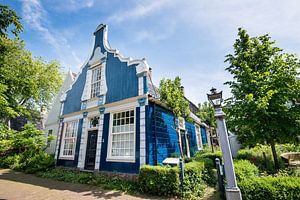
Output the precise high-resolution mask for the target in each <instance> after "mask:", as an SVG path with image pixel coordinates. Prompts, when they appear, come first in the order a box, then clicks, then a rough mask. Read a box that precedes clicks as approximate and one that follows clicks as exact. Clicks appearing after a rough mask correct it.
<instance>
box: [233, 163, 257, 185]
mask: <svg viewBox="0 0 300 200" xmlns="http://www.w3.org/2000/svg"><path fill="white" fill-rule="evenodd" d="M234 170H235V175H236V178H237V179H238V180H243V179H245V178H253V177H256V176H258V174H259V170H258V168H257V167H256V166H255V165H254V164H252V163H250V161H248V160H235V161H234Z"/></svg>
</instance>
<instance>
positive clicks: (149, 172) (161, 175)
mask: <svg viewBox="0 0 300 200" xmlns="http://www.w3.org/2000/svg"><path fill="white" fill-rule="evenodd" d="M204 169H205V167H204V163H203V162H196V161H192V162H189V163H186V164H185V168H184V192H183V194H182V193H181V189H180V179H179V177H180V169H179V168H178V167H166V166H147V165H145V166H143V167H142V168H141V169H140V174H139V182H138V183H139V186H140V189H141V191H142V192H144V193H149V194H154V195H159V196H183V197H185V198H196V197H199V196H202V195H203V192H204V189H205V187H206V185H205V183H204V180H203V179H202V178H203V177H202V173H203V171H204Z"/></svg>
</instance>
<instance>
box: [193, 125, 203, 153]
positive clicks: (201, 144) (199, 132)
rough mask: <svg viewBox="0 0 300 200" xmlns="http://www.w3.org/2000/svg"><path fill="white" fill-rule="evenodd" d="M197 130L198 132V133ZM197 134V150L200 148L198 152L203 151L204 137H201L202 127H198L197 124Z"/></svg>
mask: <svg viewBox="0 0 300 200" xmlns="http://www.w3.org/2000/svg"><path fill="white" fill-rule="evenodd" d="M197 130H198V133H197ZM195 133H196V142H197V148H198V150H201V149H202V148H203V143H202V137H201V129H200V126H199V125H197V124H195ZM197 134H198V135H199V137H200V141H199V140H198V136H197ZM199 143H200V146H199Z"/></svg>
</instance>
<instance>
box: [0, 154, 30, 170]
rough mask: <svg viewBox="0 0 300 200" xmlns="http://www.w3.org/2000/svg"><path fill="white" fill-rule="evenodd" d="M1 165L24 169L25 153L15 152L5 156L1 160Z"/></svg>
mask: <svg viewBox="0 0 300 200" xmlns="http://www.w3.org/2000/svg"><path fill="white" fill-rule="evenodd" d="M0 162H1V163H0V167H2V168H10V169H14V170H22V169H24V167H25V164H24V163H23V162H24V156H23V154H15V155H11V156H7V157H4V158H3V159H1V161H0Z"/></svg>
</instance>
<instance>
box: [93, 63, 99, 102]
mask: <svg viewBox="0 0 300 200" xmlns="http://www.w3.org/2000/svg"><path fill="white" fill-rule="evenodd" d="M100 81H101V68H100V67H97V68H95V69H93V70H92V83H91V98H93V97H97V96H99V95H100Z"/></svg>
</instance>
